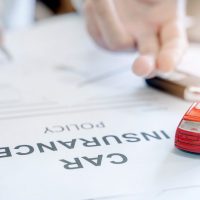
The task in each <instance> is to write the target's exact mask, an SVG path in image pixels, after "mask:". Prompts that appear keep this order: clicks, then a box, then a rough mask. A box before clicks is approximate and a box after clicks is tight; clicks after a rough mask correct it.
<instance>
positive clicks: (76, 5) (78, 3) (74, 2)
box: [71, 0, 85, 13]
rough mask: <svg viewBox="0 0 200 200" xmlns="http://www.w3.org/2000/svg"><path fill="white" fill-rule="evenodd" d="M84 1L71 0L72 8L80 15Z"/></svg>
mask: <svg viewBox="0 0 200 200" xmlns="http://www.w3.org/2000/svg"><path fill="white" fill-rule="evenodd" d="M84 1H85V0H71V2H72V5H73V6H74V8H76V10H77V11H79V12H80V13H82V12H83V4H84Z"/></svg>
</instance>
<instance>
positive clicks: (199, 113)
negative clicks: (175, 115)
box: [183, 102, 200, 122]
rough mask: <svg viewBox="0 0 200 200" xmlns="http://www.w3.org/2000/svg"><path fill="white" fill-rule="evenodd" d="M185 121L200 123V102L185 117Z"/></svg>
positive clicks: (194, 104) (193, 105)
mask: <svg viewBox="0 0 200 200" xmlns="http://www.w3.org/2000/svg"><path fill="white" fill-rule="evenodd" d="M183 119H185V120H190V121H198V122H200V102H195V103H193V104H192V106H191V107H190V108H189V110H188V111H187V112H186V114H185V115H184V117H183Z"/></svg>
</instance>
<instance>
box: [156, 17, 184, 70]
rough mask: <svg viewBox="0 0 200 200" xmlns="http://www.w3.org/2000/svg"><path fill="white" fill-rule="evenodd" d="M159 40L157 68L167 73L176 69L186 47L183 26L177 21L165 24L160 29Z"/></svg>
mask: <svg viewBox="0 0 200 200" xmlns="http://www.w3.org/2000/svg"><path fill="white" fill-rule="evenodd" d="M160 39H161V50H160V53H159V54H158V58H157V68H158V69H159V70H160V71H162V72H169V71H171V70H173V69H175V68H176V66H177V65H178V63H179V62H180V60H181V58H182V56H183V54H184V52H185V50H186V47H187V37H186V31H185V28H184V25H183V24H182V23H181V22H179V21H171V22H168V23H166V24H165V25H163V27H162V28H161V32H160Z"/></svg>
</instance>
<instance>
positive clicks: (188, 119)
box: [175, 102, 200, 153]
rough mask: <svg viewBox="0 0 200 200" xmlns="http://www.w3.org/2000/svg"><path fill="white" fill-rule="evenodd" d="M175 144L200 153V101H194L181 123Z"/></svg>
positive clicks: (182, 148) (179, 147)
mask: <svg viewBox="0 0 200 200" xmlns="http://www.w3.org/2000/svg"><path fill="white" fill-rule="evenodd" d="M175 146H176V147H177V148H178V149H181V150H185V151H189V152H193V153H200V102H196V103H194V104H193V105H192V106H191V107H190V108H189V110H188V111H187V112H186V113H185V115H184V116H183V119H182V120H181V122H180V123H179V125H178V128H177V130H176V136H175Z"/></svg>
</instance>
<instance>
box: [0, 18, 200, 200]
mask: <svg viewBox="0 0 200 200" xmlns="http://www.w3.org/2000/svg"><path fill="white" fill-rule="evenodd" d="M69 30H74V31H73V33H72V32H70V31H69ZM47 33H48V34H47ZM7 37H8V39H9V40H8V44H7V45H8V46H9V48H10V50H11V51H12V53H13V54H14V58H15V60H14V61H13V62H12V63H4V64H2V66H1V67H0V199H1V200H13V199H15V200H26V199H29V200H36V199H37V200H42V199H48V200H54V199H59V200H66V199H67V200H104V199H108V200H130V199H131V200H132V199H134V200H147V199H148V200H149V199H159V200H164V199H179V198H180V196H181V198H182V199H188V197H190V198H191V197H192V196H193V195H195V196H197V195H199V193H200V192H199V189H200V174H199V171H200V165H199V159H200V158H199V155H195V154H188V153H186V152H182V151H179V150H177V149H175V147H174V136H175V131H176V127H177V125H178V123H179V121H180V120H181V117H182V116H183V114H184V113H185V111H186V110H187V108H188V107H189V105H190V103H188V102H185V101H183V100H180V99H178V98H176V97H172V96H170V95H168V94H164V93H162V92H159V91H156V90H153V89H151V88H148V87H147V86H146V85H145V83H144V81H143V80H142V79H141V78H138V77H135V76H133V75H132V73H131V70H130V65H131V62H132V61H133V59H134V56H135V54H133V53H126V54H121V53H119V54H113V53H108V52H104V51H103V50H101V49H98V48H96V47H95V46H94V45H93V43H92V42H91V41H90V39H89V37H88V36H87V34H86V32H85V30H84V28H83V22H82V20H81V19H80V18H79V17H77V16H74V15H72V16H68V17H65V16H63V17H60V18H57V19H52V20H50V21H47V22H44V23H42V24H38V25H37V26H36V27H33V28H32V29H30V30H27V31H25V32H24V33H21V34H10V35H8V36H7ZM55 37H56V38H57V40H55ZM30 39H32V41H34V42H32V43H31V42H30V43H27V41H30ZM41 41H43V42H41ZM73 41H76V42H75V43H74V42H73ZM19 43H20V44H23V45H21V47H22V48H20V51H18V48H17V47H18V45H19ZM194 51H195V52H196V51H199V47H196V48H195V50H194ZM186 60H187V59H186ZM183 194H184V195H183Z"/></svg>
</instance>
